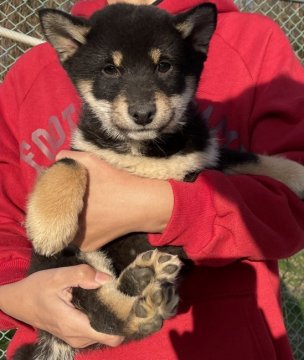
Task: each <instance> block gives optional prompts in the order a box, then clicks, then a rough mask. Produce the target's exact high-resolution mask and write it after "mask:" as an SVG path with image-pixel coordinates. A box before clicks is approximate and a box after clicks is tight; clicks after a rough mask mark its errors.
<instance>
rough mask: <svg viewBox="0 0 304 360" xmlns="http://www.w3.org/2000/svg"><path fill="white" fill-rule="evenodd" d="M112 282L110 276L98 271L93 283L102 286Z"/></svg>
mask: <svg viewBox="0 0 304 360" xmlns="http://www.w3.org/2000/svg"><path fill="white" fill-rule="evenodd" d="M112 280H113V277H112V276H111V275H109V274H106V273H103V272H99V271H97V272H96V275H95V281H96V282H98V284H101V285H103V284H106V283H107V282H110V281H112Z"/></svg>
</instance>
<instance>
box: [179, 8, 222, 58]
mask: <svg viewBox="0 0 304 360" xmlns="http://www.w3.org/2000/svg"><path fill="white" fill-rule="evenodd" d="M173 21H174V26H175V28H176V29H177V30H178V31H179V32H180V33H181V35H182V37H183V38H184V39H186V38H189V39H190V40H191V42H192V45H193V47H194V49H195V50H196V51H198V52H202V53H204V54H207V51H208V46H209V42H210V39H211V36H212V35H213V33H214V30H215V28H216V21H217V9H216V6H215V5H214V4H211V3H205V4H201V5H199V6H197V7H195V8H193V9H191V10H190V11H187V12H185V13H182V14H178V15H176V16H175V17H174V20H173Z"/></svg>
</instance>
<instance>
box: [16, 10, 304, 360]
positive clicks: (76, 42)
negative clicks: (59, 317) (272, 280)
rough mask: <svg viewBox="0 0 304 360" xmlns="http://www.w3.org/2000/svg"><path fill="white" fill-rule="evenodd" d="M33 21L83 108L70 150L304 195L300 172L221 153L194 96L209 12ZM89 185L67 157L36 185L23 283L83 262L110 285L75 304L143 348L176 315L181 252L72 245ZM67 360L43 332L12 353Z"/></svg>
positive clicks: (162, 174)
mask: <svg viewBox="0 0 304 360" xmlns="http://www.w3.org/2000/svg"><path fill="white" fill-rule="evenodd" d="M40 19H41V24H42V28H43V31H44V34H45V37H46V39H47V41H49V43H50V44H51V45H52V46H53V47H54V48H55V49H56V51H57V53H58V56H59V58H60V61H61V62H62V65H63V67H64V68H65V70H66V71H67V74H68V75H69V77H70V78H71V80H72V81H73V83H74V84H75V87H76V88H77V90H78V92H79V95H80V96H81V98H82V100H83V106H82V113H81V117H80V122H79V126H78V128H77V130H76V131H75V133H74V135H73V141H72V148H73V149H75V150H81V151H87V152H91V153H93V154H94V155H95V156H98V157H100V158H102V159H105V160H106V161H108V162H109V163H110V164H112V165H114V166H116V167H118V168H121V169H124V170H126V171H129V172H131V173H133V174H136V175H139V176H143V177H149V178H156V179H170V178H173V179H177V180H184V181H193V180H194V179H195V178H196V176H197V175H198V174H199V173H200V172H201V171H203V170H204V169H206V168H212V169H219V170H221V171H225V172H226V173H227V174H235V173H246V174H257V175H266V176H271V177H273V178H275V179H277V180H279V181H281V182H283V183H285V184H286V185H287V186H289V187H290V189H292V190H293V191H294V192H295V193H296V194H298V195H299V196H301V197H302V196H303V190H304V180H303V179H304V170H303V167H302V166H300V165H299V164H297V163H295V162H293V161H290V160H287V159H283V158H278V157H269V156H261V155H256V154H251V153H242V152H235V151H229V150H225V149H220V148H219V147H218V145H217V142H216V140H215V138H214V137H213V136H212V134H211V133H210V131H209V129H208V127H207V126H206V124H205V122H204V121H203V120H202V119H201V116H200V114H199V112H198V111H197V108H196V106H195V102H194V95H195V92H196V88H197V85H198V82H199V79H200V75H201V72H202V70H203V65H204V61H205V60H206V58H207V52H208V45H209V42H210V39H211V37H212V34H213V32H214V30H215V28H216V19H217V12H216V8H215V6H214V5H212V4H203V5H200V6H198V7H196V8H193V9H192V10H190V11H188V12H185V13H182V14H179V15H176V16H172V15H169V14H168V13H166V12H164V11H162V10H160V9H158V8H156V7H153V6H133V5H126V4H117V5H112V6H108V7H106V8H105V9H103V10H101V11H98V12H96V13H95V14H94V15H93V16H92V17H91V18H90V19H89V20H85V19H82V18H77V17H73V16H70V15H68V14H66V13H63V12H61V11H57V10H50V9H46V10H42V11H41V12H40ZM87 183H88V178H87V172H86V169H85V168H84V167H83V166H82V165H81V164H79V163H77V162H76V161H74V160H72V159H63V160H60V161H57V162H56V163H55V164H54V165H52V166H51V167H50V168H49V169H48V170H46V171H45V173H44V174H43V175H42V176H41V177H40V178H39V179H38V181H37V184H36V186H35V188H34V190H33V193H32V194H31V196H30V199H29V202H28V214H27V219H26V227H27V233H28V236H29V238H30V239H31V241H32V242H33V247H34V253H33V258H32V264H31V269H30V273H32V272H35V271H39V270H42V269H47V268H52V267H61V266H69V265H75V264H81V263H87V264H90V265H91V266H93V267H94V268H96V269H98V270H100V271H103V272H106V273H108V274H110V275H112V276H113V279H114V280H113V281H112V282H110V283H109V284H106V285H104V286H102V287H101V288H100V289H97V290H83V289H80V288H77V289H74V290H73V304H74V305H75V307H76V308H78V309H80V310H81V311H83V312H85V313H86V314H87V315H88V317H89V319H90V322H91V325H92V327H93V328H95V329H96V330H97V331H101V332H106V333H110V334H119V335H123V336H125V338H126V341H130V340H134V339H140V338H143V337H145V336H148V335H149V334H152V333H153V332H155V331H157V330H159V329H160V328H161V326H162V323H163V320H165V319H168V318H170V317H171V316H174V314H175V313H176V308H177V305H178V295H177V292H176V280H177V277H178V274H179V271H180V269H181V264H182V262H181V259H182V260H184V261H186V255H185V254H184V252H183V250H182V249H181V248H178V247H169V246H168V247H164V248H161V249H155V248H153V247H152V246H151V245H150V244H149V243H148V241H147V237H146V235H145V234H130V235H127V236H124V237H123V238H120V239H117V240H116V241H113V242H111V243H110V244H108V245H107V246H105V247H104V248H103V249H102V251H99V252H98V251H96V252H92V253H82V252H81V251H80V250H78V249H76V248H75V247H72V246H70V245H69V244H70V243H71V242H72V240H73V239H74V237H75V235H76V233H77V231H78V220H79V215H80V213H81V212H82V210H83V207H84V196H85V192H86V188H87ZM58 184H60V185H58ZM58 186H59V188H58ZM74 354H75V350H74V349H72V348H71V347H69V346H68V345H67V344H65V343H64V342H63V341H61V340H59V339H56V338H55V337H53V336H52V335H50V334H48V333H46V332H43V331H41V332H40V336H39V340H38V343H37V344H34V345H30V346H26V347H23V348H21V349H19V351H17V353H16V355H15V360H18V359H22V360H25V359H37V360H38V359H39V360H41V359H48V360H59V359H65V360H71V359H73V357H74Z"/></svg>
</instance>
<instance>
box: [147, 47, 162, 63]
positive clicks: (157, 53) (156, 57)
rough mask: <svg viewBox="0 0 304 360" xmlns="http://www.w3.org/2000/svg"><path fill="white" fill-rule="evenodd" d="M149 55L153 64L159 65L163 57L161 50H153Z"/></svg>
mask: <svg viewBox="0 0 304 360" xmlns="http://www.w3.org/2000/svg"><path fill="white" fill-rule="evenodd" d="M149 55H150V57H151V59H152V61H153V63H154V64H155V65H156V64H158V62H159V59H160V55H161V51H160V49H157V48H153V49H151V50H150V53H149Z"/></svg>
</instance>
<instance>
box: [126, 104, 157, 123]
mask: <svg viewBox="0 0 304 360" xmlns="http://www.w3.org/2000/svg"><path fill="white" fill-rule="evenodd" d="M155 113H156V107H155V105H154V104H144V105H140V106H138V105H137V106H136V105H133V106H129V114H130V115H131V117H132V119H133V121H134V122H135V123H136V124H137V125H142V126H144V125H148V124H150V123H151V122H152V121H153V119H154V116H155Z"/></svg>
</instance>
